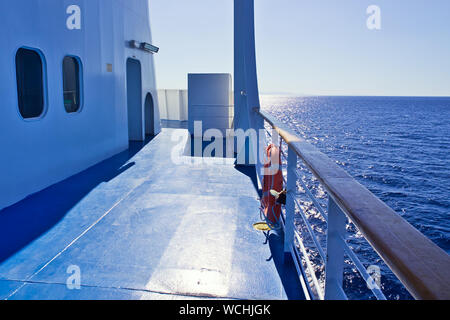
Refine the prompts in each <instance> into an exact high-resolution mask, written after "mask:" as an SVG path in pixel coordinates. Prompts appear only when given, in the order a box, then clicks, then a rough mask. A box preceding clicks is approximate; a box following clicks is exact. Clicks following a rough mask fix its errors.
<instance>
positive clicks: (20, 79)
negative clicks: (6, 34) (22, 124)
mask: <svg viewBox="0 0 450 320" xmlns="http://www.w3.org/2000/svg"><path fill="white" fill-rule="evenodd" d="M16 77H17V96H18V102H19V111H20V114H21V115H22V117H23V118H24V119H30V118H38V117H40V116H41V115H42V114H43V112H44V71H43V63H42V59H41V56H40V54H39V53H38V52H37V51H35V50H31V49H25V48H20V49H19V50H18V51H17V53H16Z"/></svg>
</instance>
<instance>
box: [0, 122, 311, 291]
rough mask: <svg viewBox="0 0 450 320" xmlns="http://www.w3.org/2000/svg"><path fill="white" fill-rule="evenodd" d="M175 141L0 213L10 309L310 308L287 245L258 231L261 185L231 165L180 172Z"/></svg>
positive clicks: (206, 164) (162, 141)
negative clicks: (62, 305)
mask: <svg viewBox="0 0 450 320" xmlns="http://www.w3.org/2000/svg"><path fill="white" fill-rule="evenodd" d="M176 131H178V133H180V132H181V133H182V134H185V135H186V134H187V131H185V130H181V131H180V129H164V130H163V132H162V133H161V134H160V135H158V136H157V137H155V138H154V139H153V140H151V141H150V142H147V143H146V144H134V145H133V146H132V148H130V150H129V151H127V152H124V153H122V154H119V155H117V156H115V157H113V158H111V159H109V160H106V161H104V162H102V163H100V164H98V165H96V166H94V167H92V168H90V169H88V170H86V171H84V172H82V173H80V174H78V175H76V176H74V177H72V178H70V179H68V180H66V181H63V182H61V183H59V184H56V185H54V186H52V187H50V188H48V189H46V190H43V191H41V192H39V193H37V194H35V195H33V196H31V197H29V198H27V199H25V200H23V201H21V202H20V203H18V204H16V205H14V206H12V207H10V208H7V209H5V210H3V211H0V299H185V298H188V299H191V298H202V299H203V298H225V299H302V298H303V294H302V290H301V287H300V282H299V280H298V277H297V274H296V272H295V267H294V265H293V263H292V261H290V262H287V263H285V262H283V259H282V257H283V255H282V248H283V243H282V240H281V239H280V238H278V237H276V236H271V238H270V240H269V242H268V243H267V244H264V242H265V236H264V235H263V234H262V233H259V232H257V231H254V230H253V229H252V224H253V223H254V222H256V221H258V220H259V213H258V207H259V202H258V193H257V190H256V189H255V188H254V184H253V182H252V179H251V177H249V175H246V174H245V170H238V169H237V168H235V166H234V164H233V160H232V159H228V160H223V159H211V158H210V159H203V162H202V163H200V164H199V163H196V164H186V163H183V164H178V165H175V164H173V163H172V162H171V153H172V149H173V146H174V142H172V141H171V135H172V134H173V133H174V132H176ZM180 159H190V158H183V157H181V156H178V160H180ZM71 265H76V266H79V268H80V271H81V289H80V290H69V289H68V288H67V286H66V282H67V278H68V277H69V276H70V274H68V273H67V270H68V267H69V266H71Z"/></svg>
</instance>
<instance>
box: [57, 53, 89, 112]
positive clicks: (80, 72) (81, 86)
mask: <svg viewBox="0 0 450 320" xmlns="http://www.w3.org/2000/svg"><path fill="white" fill-rule="evenodd" d="M66 58H72V59H74V60H75V61H76V62H77V63H78V90H79V95H80V97H79V101H80V103H79V104H80V106H79V107H78V110H77V111H74V112H68V111H67V109H66V106H65V104H64V60H65V59H66ZM61 75H62V82H61V88H62V98H63V103H62V104H63V108H64V112H65V113H66V114H67V115H73V116H74V115H77V114H79V113H81V112H82V111H83V109H84V79H83V62H82V61H81V58H80V57H79V56H76V55H73V54H65V55H64V57H63V58H62V61H61Z"/></svg>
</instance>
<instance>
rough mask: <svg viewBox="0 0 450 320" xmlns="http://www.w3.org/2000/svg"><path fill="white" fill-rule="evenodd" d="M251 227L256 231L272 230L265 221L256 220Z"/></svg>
mask: <svg viewBox="0 0 450 320" xmlns="http://www.w3.org/2000/svg"><path fill="white" fill-rule="evenodd" d="M253 229H255V230H257V231H270V230H272V229H271V228H270V227H269V225H268V224H267V223H266V222H257V223H254V224H253Z"/></svg>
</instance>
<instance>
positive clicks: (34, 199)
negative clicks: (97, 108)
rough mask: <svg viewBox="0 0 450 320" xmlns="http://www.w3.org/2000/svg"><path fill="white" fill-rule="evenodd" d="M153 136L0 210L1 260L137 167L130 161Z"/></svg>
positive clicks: (133, 143) (131, 144)
mask: <svg viewBox="0 0 450 320" xmlns="http://www.w3.org/2000/svg"><path fill="white" fill-rule="evenodd" d="M153 138H154V137H153V136H148V137H146V140H145V141H144V142H130V146H129V149H128V150H126V151H124V152H122V153H119V154H117V155H115V156H113V157H111V158H109V159H107V160H104V161H102V162H100V163H98V164H96V165H94V166H92V167H90V168H88V169H86V170H85V171H83V172H81V173H78V174H76V175H74V176H72V177H69V178H67V179H65V180H63V181H61V182H59V183H56V184H54V185H52V186H50V187H48V188H46V189H44V190H42V191H39V192H37V193H35V194H32V195H30V196H28V197H27V198H25V199H24V200H22V201H20V202H18V203H16V204H14V205H12V206H10V207H7V208H5V209H3V210H0V263H1V262H3V261H5V260H7V259H8V258H10V257H11V256H12V255H14V254H15V253H17V252H18V251H20V250H21V249H22V248H24V247H25V246H27V245H28V244H29V243H31V242H33V241H34V240H36V239H37V238H39V237H40V236H41V235H43V234H44V233H46V232H47V231H49V230H50V229H51V228H52V227H54V226H55V225H56V224H57V223H58V222H60V221H61V220H62V219H63V218H64V217H65V215H66V214H67V213H68V212H69V211H70V210H71V209H72V208H73V207H74V206H75V205H76V204H77V203H79V202H80V201H81V200H82V199H83V198H84V197H85V196H86V195H87V194H89V193H90V192H91V191H92V190H94V189H95V188H96V187H97V186H98V185H99V184H101V183H104V182H108V181H110V180H112V179H114V178H115V177H117V176H119V175H120V174H122V173H123V172H125V171H127V170H128V169H130V168H131V167H133V166H134V165H135V163H134V162H130V163H129V162H128V161H129V160H130V159H132V158H133V157H134V156H135V155H136V154H137V153H138V152H139V151H140V150H141V149H142V148H144V147H145V146H146V145H147V144H148V143H149V142H150V141H151V140H153Z"/></svg>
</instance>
